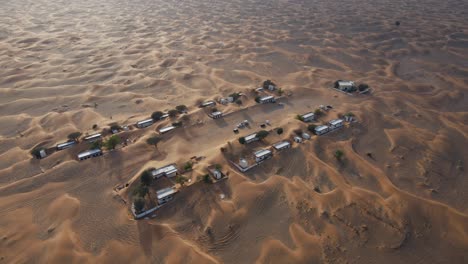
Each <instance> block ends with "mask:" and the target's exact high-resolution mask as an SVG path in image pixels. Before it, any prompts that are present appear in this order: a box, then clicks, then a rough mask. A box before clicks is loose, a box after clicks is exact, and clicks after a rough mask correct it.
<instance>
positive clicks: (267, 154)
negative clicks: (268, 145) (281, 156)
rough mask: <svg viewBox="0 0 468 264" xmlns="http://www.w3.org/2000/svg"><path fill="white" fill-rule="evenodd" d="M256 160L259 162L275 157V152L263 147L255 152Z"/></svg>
mask: <svg viewBox="0 0 468 264" xmlns="http://www.w3.org/2000/svg"><path fill="white" fill-rule="evenodd" d="M254 156H255V161H256V162H257V163H259V162H262V161H264V160H266V159H269V158H271V157H273V153H272V152H271V150H269V149H261V150H258V151H255V152H254Z"/></svg>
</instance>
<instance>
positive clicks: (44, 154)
mask: <svg viewBox="0 0 468 264" xmlns="http://www.w3.org/2000/svg"><path fill="white" fill-rule="evenodd" d="M39 157H40V158H41V159H43V158H45V157H47V153H46V151H45V149H41V150H40V151H39Z"/></svg>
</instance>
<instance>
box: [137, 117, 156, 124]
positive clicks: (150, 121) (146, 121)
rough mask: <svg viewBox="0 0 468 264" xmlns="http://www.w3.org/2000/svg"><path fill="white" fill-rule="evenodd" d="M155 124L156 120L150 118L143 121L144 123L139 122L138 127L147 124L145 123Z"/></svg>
mask: <svg viewBox="0 0 468 264" xmlns="http://www.w3.org/2000/svg"><path fill="white" fill-rule="evenodd" d="M153 122H154V120H153V119H152V118H149V119H145V120H142V121H138V122H137V125H139V124H145V123H153Z"/></svg>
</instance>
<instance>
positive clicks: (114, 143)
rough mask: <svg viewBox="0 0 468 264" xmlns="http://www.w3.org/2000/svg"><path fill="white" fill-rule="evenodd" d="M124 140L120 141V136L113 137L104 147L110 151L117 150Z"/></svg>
mask: <svg viewBox="0 0 468 264" xmlns="http://www.w3.org/2000/svg"><path fill="white" fill-rule="evenodd" d="M121 141H122V140H121V139H120V137H119V136H117V135H112V136H111V137H110V138H109V139H108V140H107V141H106V142H105V143H104V145H105V146H106V148H107V149H108V150H111V149H115V147H116V146H117V145H118V144H120V142H121Z"/></svg>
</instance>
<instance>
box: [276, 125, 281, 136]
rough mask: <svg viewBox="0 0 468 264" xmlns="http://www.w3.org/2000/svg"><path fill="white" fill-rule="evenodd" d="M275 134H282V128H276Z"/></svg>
mask: <svg viewBox="0 0 468 264" xmlns="http://www.w3.org/2000/svg"><path fill="white" fill-rule="evenodd" d="M276 134H278V135H281V134H283V128H281V127H280V128H278V129H276Z"/></svg>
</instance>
